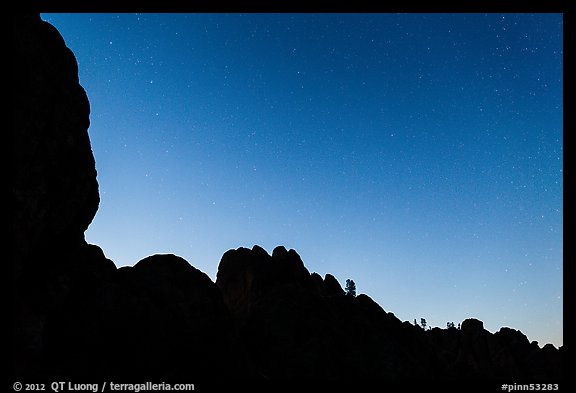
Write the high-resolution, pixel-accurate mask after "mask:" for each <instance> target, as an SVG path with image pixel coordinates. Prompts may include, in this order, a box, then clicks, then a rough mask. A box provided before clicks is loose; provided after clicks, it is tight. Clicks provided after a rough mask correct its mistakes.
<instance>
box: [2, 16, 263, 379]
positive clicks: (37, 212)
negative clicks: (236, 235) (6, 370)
mask: <svg viewBox="0 0 576 393" xmlns="http://www.w3.org/2000/svg"><path fill="white" fill-rule="evenodd" d="M13 40H14V42H13V45H12V54H11V60H12V72H13V78H12V80H13V81H14V86H15V88H14V90H13V92H14V97H13V111H14V112H13V113H14V115H13V116H14V117H13V129H12V134H13V138H12V141H13V142H12V149H13V154H12V168H13V170H14V173H13V176H12V181H13V185H12V204H13V236H14V239H13V242H12V265H13V272H14V274H13V288H12V293H13V310H14V312H13V334H12V343H13V372H14V377H15V380H22V379H28V380H29V379H30V378H32V379H34V378H49V379H53V378H55V377H58V378H61V380H70V379H71V378H78V377H82V378H112V377H114V378H129V377H132V378H136V379H137V380H138V379H140V377H142V376H143V375H147V376H149V377H150V378H153V377H157V378H159V379H160V378H162V379H165V378H176V379H179V380H185V379H190V378H196V381H198V380H199V378H203V379H207V378H210V377H213V376H219V377H238V376H239V375H243V376H244V377H250V376H251V375H252V374H251V371H250V370H251V369H250V366H249V362H247V361H246V358H245V356H243V355H242V353H243V352H242V350H241V348H239V347H238V345H237V344H236V343H237V342H238V340H237V339H236V338H235V336H234V330H233V325H232V322H231V320H230V313H229V312H228V309H227V308H226V306H225V305H224V303H223V301H222V296H221V294H220V291H219V290H218V288H217V287H216V285H215V284H214V283H213V282H212V281H211V280H210V279H209V278H208V277H207V276H206V275H205V274H204V273H202V272H200V271H198V270H197V269H195V268H193V267H192V266H191V265H190V264H188V263H187V262H186V261H184V260H183V259H181V258H178V257H176V256H173V255H163V256H153V257H149V258H146V259H144V260H142V261H140V262H139V263H138V264H136V265H135V266H134V267H132V268H122V269H116V266H115V265H114V263H113V262H112V261H110V260H108V259H107V258H106V257H105V255H104V253H103V252H102V250H101V249H100V248H99V247H97V246H94V245H89V244H86V242H85V241H84V231H85V230H86V228H87V227H88V225H89V224H90V222H91V221H92V219H93V217H94V214H95V213H96V210H97V208H98V203H99V195H98V183H97V181H96V169H95V162H94V157H93V155H92V150H91V148H90V141H89V138H88V133H87V129H88V126H89V112H90V108H89V103H88V99H87V97H86V93H85V92H84V90H83V89H82V87H81V86H80V85H79V83H78V69H77V63H76V60H75V58H74V55H73V54H72V52H71V51H70V50H69V49H68V48H67V47H66V46H65V44H64V40H63V39H62V37H61V36H60V34H59V33H58V31H57V30H56V29H55V28H54V27H52V26H51V25H50V24H48V23H46V22H43V21H42V20H41V19H40V17H39V15H14V17H13Z"/></svg>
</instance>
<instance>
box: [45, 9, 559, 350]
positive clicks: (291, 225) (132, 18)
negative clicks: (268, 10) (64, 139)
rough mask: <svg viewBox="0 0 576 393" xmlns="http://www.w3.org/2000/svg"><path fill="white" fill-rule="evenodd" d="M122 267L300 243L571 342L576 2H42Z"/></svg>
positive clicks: (448, 314)
mask: <svg viewBox="0 0 576 393" xmlns="http://www.w3.org/2000/svg"><path fill="white" fill-rule="evenodd" d="M42 18H43V19H44V20H46V21H48V22H50V23H51V24H53V25H54V26H55V27H56V28H57V29H58V30H59V31H60V33H61V34H62V36H63V38H64V40H65V41H66V44H67V45H68V47H69V48H71V49H72V51H73V52H74V54H75V55H76V58H77V61H78V64H79V77H80V83H81V84H82V86H83V87H84V89H85V90H86V92H87V94H88V97H89V100H90V105H91V115H90V120H91V125H90V129H89V134H90V138H91V142H92V149H93V151H94V155H95V158H96V167H97V170H98V182H99V184H100V196H101V202H100V208H99V210H98V213H97V215H96V217H95V219H94V221H93V223H92V224H91V226H90V228H89V229H88V231H87V232H86V239H87V241H88V242H90V243H93V244H98V245H99V246H100V247H102V249H103V250H104V252H105V254H106V256H107V257H108V258H110V259H112V260H113V261H114V262H115V263H116V265H117V266H124V265H133V264H135V263H136V262H138V261H139V260H140V259H142V258H144V257H146V256H148V255H152V254H156V253H173V254H176V255H180V256H182V257H184V258H185V259H186V260H187V261H189V262H190V263H191V264H192V265H194V266H195V267H197V268H199V269H200V270H202V271H204V272H205V273H206V274H208V275H209V276H210V277H211V278H212V279H213V280H215V277H216V271H217V267H218V262H219V261H220V257H221V256H222V254H223V253H224V252H225V251H227V250H229V249H231V248H237V247H241V246H244V247H252V246H253V245H255V244H258V245H260V246H262V247H264V248H265V249H266V250H268V252H270V253H271V252H272V250H273V249H274V247H275V246H277V245H284V246H286V247H287V248H294V249H295V250H296V251H298V253H299V254H300V255H301V257H302V259H303V261H304V263H305V264H306V266H307V267H308V269H309V270H310V271H311V272H313V271H315V272H318V273H319V274H321V275H324V274H325V273H331V274H333V275H334V276H335V277H336V278H337V279H338V280H339V281H340V283H341V284H342V286H344V283H345V281H346V279H347V278H351V279H353V280H354V281H355V283H356V286H357V291H358V293H366V294H368V295H369V296H371V297H372V298H373V299H374V300H375V301H377V302H378V303H379V304H380V305H381V306H382V307H383V308H384V309H385V310H386V311H391V312H393V313H394V314H395V315H396V316H397V317H398V318H400V319H401V320H408V321H413V320H414V319H417V320H418V321H420V318H425V319H426V320H427V322H428V325H430V326H438V327H446V322H448V321H453V322H455V323H456V324H458V323H459V322H461V321H462V320H464V319H465V318H469V317H474V318H478V319H481V320H482V321H484V327H485V328H486V329H488V330H490V331H492V332H494V331H497V330H498V329H499V328H500V327H501V326H509V327H512V328H515V329H519V330H521V331H522V332H523V333H525V334H526V335H527V336H528V338H529V340H531V341H532V340H537V341H538V342H539V343H540V345H541V346H542V345H544V344H545V343H552V344H554V345H556V346H560V345H562V344H563V327H562V325H563V314H562V304H563V284H562V274H563V227H562V226H563V199H562V193H563V129H562V116H563V103H562V92H563V90H562V86H563V76H562V61H563V60H562V59H563V50H562V45H563V36H562V29H563V19H562V15H561V14H166V13H162V14H42Z"/></svg>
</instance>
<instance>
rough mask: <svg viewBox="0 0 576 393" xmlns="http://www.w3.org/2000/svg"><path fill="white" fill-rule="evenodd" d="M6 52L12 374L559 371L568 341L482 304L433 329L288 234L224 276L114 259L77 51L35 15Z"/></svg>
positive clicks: (451, 375)
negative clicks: (322, 270) (100, 224)
mask: <svg viewBox="0 0 576 393" xmlns="http://www.w3.org/2000/svg"><path fill="white" fill-rule="evenodd" d="M11 59H12V73H13V80H14V81H15V85H14V88H13V94H14V98H13V102H14V106H13V113H14V121H13V130H12V149H13V150H12V168H13V171H14V175H13V185H12V204H13V213H12V215H13V241H12V264H13V285H12V295H13V335H12V345H13V374H14V377H15V379H26V378H27V379H35V378H36V379H38V378H49V379H55V378H60V379H62V380H73V379H75V378H87V379H91V380H94V379H96V380H99V379H114V380H122V379H125V380H132V381H134V380H141V379H142V377H143V376H145V377H146V378H147V379H149V380H178V381H184V380H192V381H199V380H207V379H211V380H214V379H218V380H237V379H249V380H262V381H266V380H290V379H308V380H313V379H321V380H334V379H337V380H352V379H360V378H362V379H388V380H395V379H401V380H407V379H422V380H450V379H466V380H470V379H474V380H480V379H494V380H504V379H505V380H506V381H508V382H510V381H536V382H541V381H551V380H559V379H561V378H562V377H563V353H564V349H563V347H561V348H560V349H556V348H555V347H553V346H552V345H550V344H548V345H546V346H544V347H543V348H539V346H538V344H537V343H535V342H532V343H530V342H529V340H528V338H527V337H526V336H525V335H524V334H522V333H521V332H520V331H517V330H514V329H510V328H506V327H503V328H501V329H500V330H499V331H498V332H496V333H490V332H488V331H487V330H485V329H484V327H483V323H482V322H481V321H478V320H475V319H467V320H465V321H463V322H462V324H461V329H456V328H447V329H439V328H434V329H431V330H427V331H425V330H423V329H422V328H420V327H418V326H414V325H413V324H411V323H409V322H402V321H400V320H399V319H398V318H396V317H395V316H394V314H393V313H391V312H386V311H384V310H383V309H382V308H381V307H380V306H379V305H378V304H376V303H375V302H374V301H373V300H372V299H371V298H370V297H369V296H367V295H364V294H360V295H358V296H348V295H346V294H345V293H344V291H343V290H342V288H341V286H340V284H339V283H338V281H337V280H336V279H335V277H333V276H332V275H330V274H326V275H325V276H324V278H322V277H321V276H320V275H318V274H317V273H312V274H310V272H309V271H308V270H307V269H306V267H305V265H304V263H303V262H302V260H301V258H300V256H299V255H298V254H297V252H296V251H294V250H286V249H285V248H284V247H281V246H280V247H277V248H276V249H274V250H273V252H272V255H269V254H268V253H267V252H266V251H265V250H264V249H262V248H261V247H259V246H254V247H253V248H252V249H247V248H239V249H236V250H229V251H227V252H226V253H225V254H224V255H223V256H222V259H221V261H220V264H219V266H218V273H217V279H216V282H215V283H214V282H212V281H211V280H210V278H209V277H208V276H207V275H206V274H204V273H202V272H201V271H199V270H198V269H195V268H194V267H193V266H191V265H190V264H189V263H188V262H186V261H185V260H184V259H182V258H180V257H177V256H175V255H153V256H150V257H148V258H145V259H143V260H141V261H140V262H138V263H137V264H136V265H134V266H133V267H122V268H116V266H115V265H114V263H113V262H112V261H110V260H109V259H107V258H106V257H105V255H104V253H103V252H102V250H101V249H100V248H99V247H98V246H95V245H91V244H87V243H86V241H85V240H84V231H85V230H86V228H87V227H88V225H89V224H90V222H91V221H92V219H93V217H94V215H95V214H96V211H97V209H98V203H99V195H98V183H97V180H96V168H95V161H94V157H93V155H92V151H91V147H90V140H89V137H88V132H87V129H88V126H89V114H90V107H89V102H88V99H87V96H86V93H85V92H84V89H83V88H82V87H81V86H80V84H79V82H78V69H77V63H76V60H75V58H74V55H73V53H72V52H71V51H70V50H69V49H68V48H67V47H66V45H65V43H64V40H63V39H62V37H61V36H60V34H59V33H58V31H57V30H56V29H55V28H54V27H53V26H51V25H50V24H48V23H47V22H44V21H42V20H41V18H40V16H39V15H38V14H25V15H15V16H14V17H13V45H12V55H11Z"/></svg>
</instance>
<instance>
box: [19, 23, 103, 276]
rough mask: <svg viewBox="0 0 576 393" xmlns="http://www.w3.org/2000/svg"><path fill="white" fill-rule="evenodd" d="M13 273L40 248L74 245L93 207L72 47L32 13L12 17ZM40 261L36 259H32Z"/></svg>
mask: <svg viewBox="0 0 576 393" xmlns="http://www.w3.org/2000/svg"><path fill="white" fill-rule="evenodd" d="M12 20H13V40H14V44H13V45H12V55H11V60H12V72H13V77H12V81H13V83H14V85H13V86H14V88H13V90H12V91H13V97H12V100H13V128H12V152H13V154H12V170H13V173H12V215H13V216H12V219H13V222H14V225H13V243H12V244H13V262H14V273H15V278H18V277H19V275H20V274H21V273H22V272H23V270H25V269H26V264H28V263H34V262H39V261H37V260H36V258H33V254H34V253H37V252H38V251H39V250H41V249H42V248H44V247H47V245H49V247H50V248H54V247H55V246H56V245H58V244H65V245H66V246H68V245H69V244H70V243H71V242H79V241H81V240H82V239H83V234H84V231H85V230H86V228H87V227H88V225H89V224H90V222H91V221H92V219H93V218H94V215H95V214H96V210H97V209H98V203H99V195H98V183H97V181H96V168H95V163H94V157H93V155H92V150H91V147H90V140H89V138H88V126H89V124H90V120H89V114H90V105H89V103H88V98H87V97H86V93H85V92H84V89H83V88H82V87H81V86H80V84H79V83H78V67H77V63H76V59H75V58H74V55H73V54H72V51H70V49H68V48H67V47H66V45H65V44H64V40H63V39H62V37H61V36H60V34H59V33H58V31H57V30H56V29H55V28H54V27H53V26H52V25H50V24H48V23H46V22H43V21H42V20H40V17H39V16H38V15H17V16H15V17H14V18H13V19H12ZM39 263H40V262H39Z"/></svg>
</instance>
